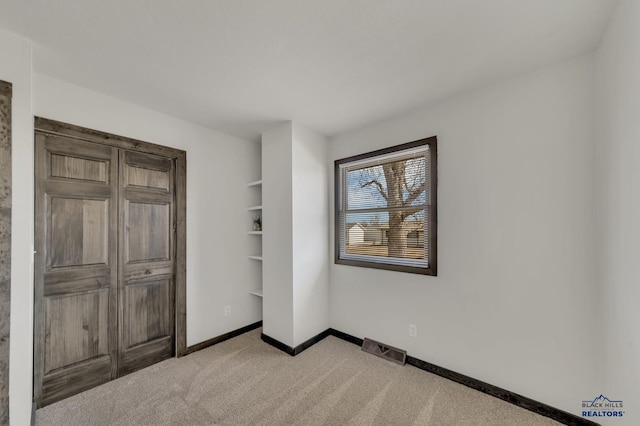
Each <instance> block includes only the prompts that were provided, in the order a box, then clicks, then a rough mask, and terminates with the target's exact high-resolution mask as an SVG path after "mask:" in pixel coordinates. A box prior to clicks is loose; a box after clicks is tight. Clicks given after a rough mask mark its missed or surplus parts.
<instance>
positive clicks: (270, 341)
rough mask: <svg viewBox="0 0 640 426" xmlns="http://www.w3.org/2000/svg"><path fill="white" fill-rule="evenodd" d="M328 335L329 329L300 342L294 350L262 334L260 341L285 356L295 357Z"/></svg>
mask: <svg viewBox="0 0 640 426" xmlns="http://www.w3.org/2000/svg"><path fill="white" fill-rule="evenodd" d="M330 334H331V329H330V328H328V329H326V330H325V331H323V332H322V333H320V334H317V335H315V336H313V337H312V338H310V339H309V340H306V341H304V342H302V343H301V344H299V345H298V346H296V347H295V348H292V347H291V346H288V345H285V344H284V343H282V342H280V341H278V340H276V339H274V338H273V337H269V336H267V335H266V334H264V333H262V335H261V336H260V337H261V338H262V340H263V341H264V342H265V343H268V344H270V345H271V346H273V347H274V348H277V349H280V350H281V351H282V352H285V353H287V354H289V355H291V356H296V355H298V354H299V353H300V352H302V351H304V350H305V349H309V348H310V347H311V346H313V345H315V344H316V343H318V342H319V341H321V340H322V339H324V338H325V337H327V336H329V335H330Z"/></svg>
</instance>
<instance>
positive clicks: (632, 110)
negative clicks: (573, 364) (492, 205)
mask: <svg viewBox="0 0 640 426" xmlns="http://www.w3.org/2000/svg"><path fill="white" fill-rule="evenodd" d="M596 58H597V62H596V64H597V73H596V78H597V80H596V82H597V98H596V105H597V106H598V108H597V117H598V131H597V136H598V137H597V143H596V157H597V159H598V161H597V163H596V164H597V165H598V168H597V172H598V182H599V185H598V207H599V208H598V225H599V235H600V243H599V245H598V247H599V250H598V257H597V258H598V264H599V265H600V274H599V281H600V287H601V292H600V303H601V306H602V309H603V314H604V315H603V330H602V331H603V332H602V334H601V335H600V336H599V340H600V345H601V346H602V348H603V350H604V353H603V358H602V364H601V369H600V371H601V372H602V373H603V379H604V390H603V393H604V394H605V395H606V396H608V397H609V398H610V399H621V400H623V401H624V404H625V407H626V408H625V416H624V421H622V420H613V419H612V420H611V423H610V424H617V425H618V424H619V425H622V424H625V425H637V424H640V412H639V410H638V407H640V327H639V326H640V307H639V301H640V285H639V284H640V263H639V262H638V254H640V221H639V218H640V117H639V114H640V2H638V1H635V0H622V1H621V2H620V4H619V6H618V8H617V10H616V12H615V13H614V15H613V18H612V21H611V23H610V25H609V28H608V29H607V32H606V33H605V36H604V39H603V42H602V44H601V46H600V49H599V51H598V54H597V57H596Z"/></svg>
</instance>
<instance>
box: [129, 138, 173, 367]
mask: <svg viewBox="0 0 640 426" xmlns="http://www.w3.org/2000/svg"><path fill="white" fill-rule="evenodd" d="M120 170H121V173H120V205H121V206H122V210H121V223H122V224H123V226H121V227H120V239H119V240H120V268H119V269H120V272H119V273H120V280H119V286H120V291H119V301H120V303H119V328H120V333H119V336H120V348H121V350H120V354H119V355H120V362H119V365H120V373H121V374H127V373H129V372H132V371H135V370H138V369H140V368H143V367H146V366H148V365H151V364H153V363H156V362H158V361H160V360H163V359H166V358H168V357H171V356H172V355H173V353H174V352H173V351H174V306H175V305H174V294H175V292H174V274H173V271H174V267H173V265H174V232H175V220H174V216H175V215H174V194H175V191H174V187H173V186H174V173H175V170H174V162H173V161H172V160H171V159H168V158H164V157H160V156H156V155H150V154H144V153H139V152H131V151H124V150H122V151H120Z"/></svg>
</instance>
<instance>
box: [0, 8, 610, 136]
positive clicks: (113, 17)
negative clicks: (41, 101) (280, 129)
mask: <svg viewBox="0 0 640 426" xmlns="http://www.w3.org/2000/svg"><path fill="white" fill-rule="evenodd" d="M616 3H617V0H483V1H479V0H183V1H175V0H134V1H132V0H109V1H105V0H83V1H77V0H55V1H50V0H0V26H1V27H4V28H6V29H8V30H10V31H13V32H15V33H18V34H21V35H24V36H26V37H28V38H30V39H32V40H33V41H34V53H33V54H34V69H35V71H36V72H38V73H42V74H46V75H49V76H52V77H55V78H58V79H61V80H65V81H69V82H71V83H74V84H76V85H79V86H83V87H86V88H90V89H92V90H95V91H98V92H102V93H106V94H109V95H111V96H113V97H117V98H120V99H124V100H127V101H129V102H132V103H135V104H138V105H142V106H145V107H148V108H150V109H154V110H156V111H160V112H163V113H166V114H170V115H173V116H175V117H179V118H182V119H184V120H187V121H190V122H193V123H197V124H201V125H204V126H207V127H210V128H213V129H216V130H219V131H222V132H226V133H229V134H232V135H235V136H238V137H241V138H244V139H247V140H258V139H259V134H260V133H261V132H262V131H264V130H266V129H268V128H271V127H273V126H274V125H276V124H279V123H280V122H282V121H284V120H296V121H299V122H300V123H301V124H304V125H306V126H308V127H310V128H312V129H314V130H316V131H318V132H321V133H323V134H325V135H327V136H332V135H335V134H339V133H342V132H345V131H349V130H353V129H356V128H358V127H361V126H364V125H368V124H371V123H373V122H376V121H379V120H384V119H387V118H391V117H393V116H397V115H399V114H402V113H404V112H407V111H409V110H412V109H414V108H417V107H420V106H424V105H428V104H430V103H433V102H435V101H438V100H441V99H443V98H446V97H449V96H452V95H455V94H457V93H460V92H463V91H467V90H470V89H474V88H478V87H481V86H484V85H487V84H491V83H493V82H496V81H499V80H502V79H504V78H508V77H512V76H516V75H519V74H522V73H525V72H528V71H531V70H534V69H538V68H541V67H544V66H547V65H550V64H553V63H555V62H558V61H560V60H562V59H564V58H569V57H572V56H577V55H580V54H583V53H586V52H589V51H591V50H593V49H594V48H595V47H596V46H597V44H598V42H599V40H600V38H601V36H602V33H603V31H604V29H605V28H606V25H607V23H608V21H609V17H610V15H611V13H612V11H613V8H614V7H615V5H616Z"/></svg>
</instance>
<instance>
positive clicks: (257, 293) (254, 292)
mask: <svg viewBox="0 0 640 426" xmlns="http://www.w3.org/2000/svg"><path fill="white" fill-rule="evenodd" d="M249 294H253V295H254V296H258V297H262V289H261V288H260V289H258V290H252V291H250V292H249Z"/></svg>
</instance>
